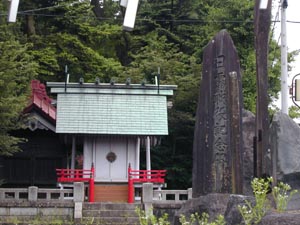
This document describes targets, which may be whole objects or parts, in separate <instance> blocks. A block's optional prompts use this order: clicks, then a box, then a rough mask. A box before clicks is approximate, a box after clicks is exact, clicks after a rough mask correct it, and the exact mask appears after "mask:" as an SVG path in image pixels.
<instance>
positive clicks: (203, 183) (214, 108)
mask: <svg viewBox="0 0 300 225" xmlns="http://www.w3.org/2000/svg"><path fill="white" fill-rule="evenodd" d="M242 107H243V101H242V85H241V74H240V65H239V58H238V55H237V51H236V48H235V46H234V44H233V41H232V39H231V37H230V35H229V34H228V33H227V32H226V31H225V30H222V31H220V32H219V33H218V34H217V35H216V36H215V37H214V38H213V39H212V40H211V41H210V42H209V44H208V45H207V46H206V47H205V49H204V54H203V70H202V81H201V86H200V94H199V99H198V108H197V114H196V124H195V132H194V146H193V198H196V197H199V196H201V195H205V194H208V193H238V194H240V193H242V191H243V165H242V146H243V143H242Z"/></svg>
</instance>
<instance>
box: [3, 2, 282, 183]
mask: <svg viewBox="0 0 300 225" xmlns="http://www.w3.org/2000/svg"><path fill="white" fill-rule="evenodd" d="M4 3H6V1H5V0H2V2H1V11H2V12H4V11H5V8H4ZM253 7H254V1H249V0H226V1H224V0H209V1H199V0H166V1H161V0H159V1H158V0H141V1H140V5H139V9H138V15H137V19H136V26H135V28H134V30H133V31H132V32H125V31H122V20H123V16H122V15H123V14H124V9H121V8H120V6H119V5H118V3H116V2H114V1H112V0H106V1H105V2H104V6H103V7H102V6H101V5H99V1H94V0H92V1H88V0H82V1H74V0H65V1H63V0H47V1H41V0H27V1H21V2H20V8H19V14H18V23H16V24H13V25H12V24H9V25H8V24H6V23H5V16H4V14H5V13H3V14H1V18H0V19H1V24H2V25H1V31H0V32H1V34H0V38H1V40H0V48H1V49H0V51H1V56H0V57H1V58H0V75H1V76H0V81H1V83H0V85H1V87H3V86H5V87H7V89H2V88H1V102H0V104H1V105H0V108H1V111H0V113H1V114H0V120H1V126H5V127H4V128H1V132H3V135H7V131H8V130H10V129H11V128H12V127H10V125H12V124H13V123H11V122H13V121H15V120H16V118H17V114H18V113H19V112H20V110H21V108H22V106H24V104H19V102H22V103H23V102H24V95H26V93H27V92H26V90H27V87H28V85H29V80H30V78H32V77H33V76H35V75H37V78H38V79H39V80H41V81H43V82H45V81H62V80H64V68H65V65H68V68H69V71H68V72H69V73H70V74H71V77H70V80H71V81H77V80H78V78H79V77H84V80H85V81H86V82H88V81H90V82H91V81H94V79H95V78H96V77H99V78H100V79H101V81H104V82H109V80H110V79H112V78H114V79H115V80H117V82H121V83H122V82H125V79H126V78H127V77H131V79H132V82H141V81H142V80H146V81H147V82H148V83H152V82H154V75H155V74H157V71H158V68H160V72H161V83H163V84H176V85H178V90H177V91H176V94H175V96H174V98H173V104H174V107H173V108H172V109H171V110H170V112H169V115H170V116H169V129H170V135H169V136H168V137H165V138H163V139H162V144H161V145H160V146H159V147H156V148H154V149H153V153H152V157H153V160H152V162H153V168H160V169H162V168H164V169H167V170H168V179H169V180H168V183H169V184H170V185H169V187H170V188H187V187H190V186H191V170H192V143H193V133H194V123H195V111H196V106H197V99H198V93H199V84H200V82H201V62H202V52H203V49H204V47H205V45H206V44H207V43H208V42H209V41H210V40H211V39H212V37H213V36H214V35H215V34H216V33H217V32H218V31H219V30H221V29H227V30H228V32H229V33H230V34H231V36H232V38H233V41H234V43H235V44H236V47H237V50H238V53H239V56H240V62H241V68H242V74H243V85H244V88H243V92H244V101H245V108H246V109H249V110H251V111H254V110H255V96H256V94H255V93H256V83H255V82H256V81H255V51H254V34H253V30H254V28H253ZM6 31H7V32H8V31H9V32H10V33H9V34H7V32H6ZM5 32H6V33H5ZM270 45H271V46H273V47H272V48H270V49H271V50H270V60H271V61H272V63H270V65H271V66H270V74H269V77H270V84H271V85H270V92H269V93H270V97H276V94H277V92H278V89H279V80H278V76H279V67H278V60H276V59H278V56H279V55H278V53H277V51H276V49H277V48H276V47H277V45H276V43H275V42H271V43H270ZM7 54H11V55H12V56H13V57H10V56H8V55H7ZM274 62H277V63H274ZM8 65H10V67H8ZM9 82H10V83H9ZM7 83H9V84H10V85H7ZM5 90H7V91H5ZM12 98H14V99H12ZM4 102H13V103H11V104H4ZM7 105H8V106H7ZM3 112H5V113H3ZM6 123H10V124H7V125H5V124H6ZM1 135H2V134H1ZM0 139H1V140H4V139H3V138H1V137H0ZM10 140H11V141H12V142H13V144H14V143H15V140H14V139H10ZM1 144H2V141H1ZM0 147H1V146H0ZM1 149H6V148H1ZM175 185H176V186H175Z"/></svg>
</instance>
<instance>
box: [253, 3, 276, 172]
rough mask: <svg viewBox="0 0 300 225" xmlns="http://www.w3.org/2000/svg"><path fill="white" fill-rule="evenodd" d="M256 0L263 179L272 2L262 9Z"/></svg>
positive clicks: (258, 123) (259, 169)
mask: <svg viewBox="0 0 300 225" xmlns="http://www.w3.org/2000/svg"><path fill="white" fill-rule="evenodd" d="M260 1H261V0H256V3H255V11H254V23H255V49H256V80H257V86H256V87H257V99H256V147H254V149H256V157H257V159H256V162H254V166H255V167H256V169H255V171H256V173H257V174H255V175H256V176H257V177H261V176H262V175H263V174H266V173H267V169H266V165H265V162H264V161H265V160H264V157H265V155H266V153H267V151H268V148H269V112H268V104H269V100H268V43H269V30H270V23H271V8H272V1H271V0H268V6H267V8H266V9H260Z"/></svg>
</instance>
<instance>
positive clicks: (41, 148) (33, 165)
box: [0, 130, 67, 187]
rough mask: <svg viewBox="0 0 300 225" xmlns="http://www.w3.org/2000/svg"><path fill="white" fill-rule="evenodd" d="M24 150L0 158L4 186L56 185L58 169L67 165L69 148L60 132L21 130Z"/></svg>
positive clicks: (1, 177)
mask: <svg viewBox="0 0 300 225" xmlns="http://www.w3.org/2000/svg"><path fill="white" fill-rule="evenodd" d="M15 135H16V136H20V137H25V138H26V139H27V142H25V143H22V144H21V145H20V148H21V149H22V151H21V152H18V153H16V154H14V155H13V156H11V157H2V158H0V180H1V179H4V182H5V183H4V185H3V186H4V187H5V186H6V187H28V186H29V185H35V186H40V187H41V186H42V187H53V186H56V179H57V177H56V171H55V169H56V168H66V163H67V151H66V148H65V146H64V145H63V144H62V141H61V140H60V139H59V135H58V134H56V133H54V132H52V131H50V130H48V131H47V130H35V131H30V130H22V131H19V132H17V133H16V134H15Z"/></svg>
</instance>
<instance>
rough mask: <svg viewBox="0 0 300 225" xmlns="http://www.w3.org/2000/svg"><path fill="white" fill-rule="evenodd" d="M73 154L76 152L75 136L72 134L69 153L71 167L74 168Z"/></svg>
mask: <svg viewBox="0 0 300 225" xmlns="http://www.w3.org/2000/svg"><path fill="white" fill-rule="evenodd" d="M75 154H76V137H75V135H73V136H72V154H71V169H72V170H73V169H75Z"/></svg>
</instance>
